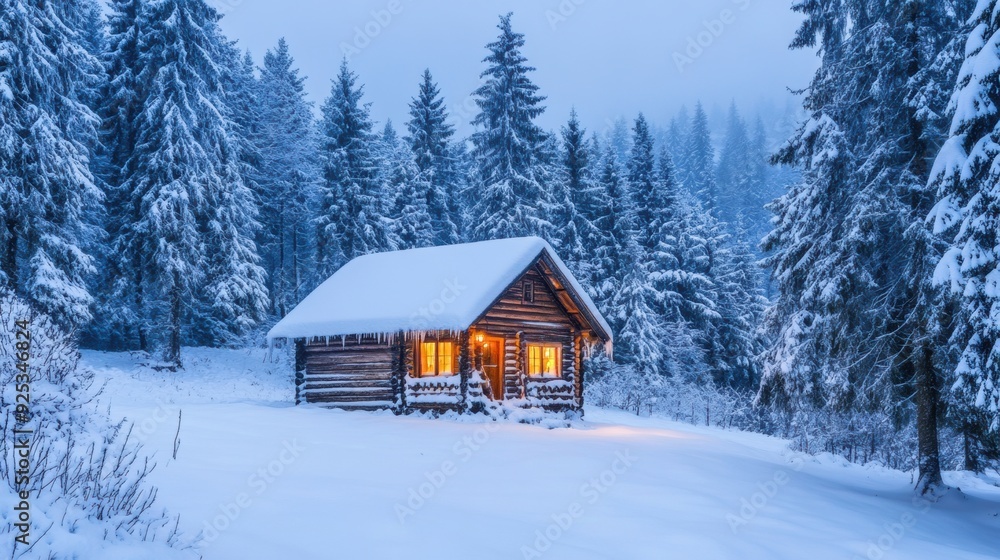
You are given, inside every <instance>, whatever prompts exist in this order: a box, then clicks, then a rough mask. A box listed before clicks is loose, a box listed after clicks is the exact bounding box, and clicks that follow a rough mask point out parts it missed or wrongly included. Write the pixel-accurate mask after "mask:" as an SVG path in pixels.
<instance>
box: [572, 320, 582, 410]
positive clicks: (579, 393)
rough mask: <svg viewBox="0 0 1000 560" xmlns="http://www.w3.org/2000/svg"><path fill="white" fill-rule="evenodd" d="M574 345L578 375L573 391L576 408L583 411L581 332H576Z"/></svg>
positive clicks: (574, 359)
mask: <svg viewBox="0 0 1000 560" xmlns="http://www.w3.org/2000/svg"><path fill="white" fill-rule="evenodd" d="M573 346H574V348H575V349H576V356H574V358H573V361H574V363H575V364H576V368H575V369H576V375H575V379H574V380H573V382H574V383H573V385H574V387H573V392H574V393H575V395H574V397H576V408H577V410H579V411H581V412H582V411H583V375H584V371H583V335H582V334H581V333H579V332H578V333H576V336H574V337H573Z"/></svg>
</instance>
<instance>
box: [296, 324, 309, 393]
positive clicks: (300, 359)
mask: <svg viewBox="0 0 1000 560" xmlns="http://www.w3.org/2000/svg"><path fill="white" fill-rule="evenodd" d="M305 383H306V339H304V338H298V339H296V340H295V404H296V405H300V404H302V401H303V400H308V399H304V397H303V395H302V391H303V389H304V385H305Z"/></svg>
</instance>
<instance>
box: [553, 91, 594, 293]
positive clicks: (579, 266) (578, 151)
mask: <svg viewBox="0 0 1000 560" xmlns="http://www.w3.org/2000/svg"><path fill="white" fill-rule="evenodd" d="M561 136H562V142H561V146H560V153H559V154H558V156H557V159H558V164H557V165H556V169H557V170H556V173H555V181H554V183H555V185H556V188H555V205H554V211H553V213H552V217H551V218H550V219H549V221H550V222H551V223H552V224H553V226H554V227H555V232H556V233H555V235H556V243H557V247H558V249H559V254H560V256H561V257H562V258H563V260H564V261H566V263H567V264H568V266H569V267H570V268H571V269H573V272H574V274H577V275H578V276H579V277H581V278H586V277H588V276H589V274H590V272H589V271H588V270H587V269H588V267H589V265H590V263H589V262H588V261H589V257H590V254H591V251H592V250H593V247H595V246H596V245H597V244H598V243H599V242H600V239H599V238H600V235H601V232H600V231H599V230H598V229H597V226H596V225H595V224H594V220H595V219H596V218H597V213H598V206H599V205H600V204H601V202H602V201H601V189H600V187H599V186H598V185H597V184H596V181H595V178H594V173H593V172H594V170H593V169H592V159H593V156H592V155H591V147H590V145H589V142H588V141H587V139H586V130H584V129H583V127H582V126H581V125H580V120H579V118H577V114H576V110H575V109H574V110H572V111H571V112H570V118H569V121H568V122H567V123H566V125H565V126H564V127H563V128H562V135H561Z"/></svg>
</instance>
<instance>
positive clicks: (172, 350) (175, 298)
mask: <svg viewBox="0 0 1000 560" xmlns="http://www.w3.org/2000/svg"><path fill="white" fill-rule="evenodd" d="M181 299H182V298H181V279H180V278H179V275H178V274H177V273H174V285H173V287H172V288H171V290H170V342H169V345H168V347H167V356H166V359H167V361H168V362H170V363H171V364H173V366H174V367H175V368H176V369H180V367H181Z"/></svg>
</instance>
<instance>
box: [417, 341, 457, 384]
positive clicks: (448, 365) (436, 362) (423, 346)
mask: <svg viewBox="0 0 1000 560" xmlns="http://www.w3.org/2000/svg"><path fill="white" fill-rule="evenodd" d="M454 373H455V343H453V342H422V343H420V376H421V377H424V376H430V375H453V374H454Z"/></svg>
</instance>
